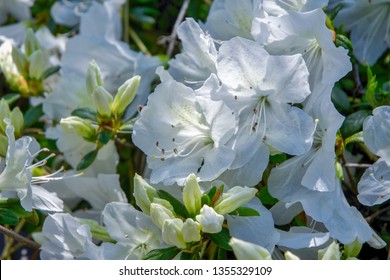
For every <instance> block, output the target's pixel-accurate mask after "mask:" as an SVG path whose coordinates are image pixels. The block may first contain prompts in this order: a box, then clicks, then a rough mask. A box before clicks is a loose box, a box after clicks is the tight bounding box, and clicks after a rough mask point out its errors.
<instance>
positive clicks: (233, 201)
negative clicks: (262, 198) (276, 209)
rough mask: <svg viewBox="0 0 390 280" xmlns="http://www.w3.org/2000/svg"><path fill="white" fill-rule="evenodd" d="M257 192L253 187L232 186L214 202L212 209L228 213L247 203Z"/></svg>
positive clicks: (220, 212) (222, 213)
mask: <svg viewBox="0 0 390 280" xmlns="http://www.w3.org/2000/svg"><path fill="white" fill-rule="evenodd" d="M256 193H257V190H256V189H255V188H248V187H234V188H231V189H230V190H228V191H227V192H226V193H223V194H222V196H221V197H220V198H219V199H218V200H217V202H216V203H215V204H214V210H215V211H216V212H217V213H219V214H221V215H224V214H228V213H230V212H232V211H234V210H236V209H237V208H238V207H240V206H242V205H244V204H246V203H248V202H249V201H250V200H251V199H252V198H253V197H254V196H255V195H256Z"/></svg>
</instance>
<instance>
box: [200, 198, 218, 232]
mask: <svg viewBox="0 0 390 280" xmlns="http://www.w3.org/2000/svg"><path fill="white" fill-rule="evenodd" d="M196 220H197V221H198V223H199V224H200V225H201V229H202V232H208V233H218V232H220V231H221V230H222V223H223V220H224V217H223V216H222V215H220V214H218V213H217V212H215V210H214V209H213V208H211V207H209V206H207V204H205V205H203V207H202V208H201V209H200V214H199V215H196Z"/></svg>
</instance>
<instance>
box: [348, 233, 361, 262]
mask: <svg viewBox="0 0 390 280" xmlns="http://www.w3.org/2000/svg"><path fill="white" fill-rule="evenodd" d="M362 247H363V244H361V243H360V242H359V240H358V239H357V238H356V239H355V241H354V242H352V243H350V244H346V245H344V251H345V254H346V255H347V257H348V258H353V257H357V255H359V253H360V250H361V249H362Z"/></svg>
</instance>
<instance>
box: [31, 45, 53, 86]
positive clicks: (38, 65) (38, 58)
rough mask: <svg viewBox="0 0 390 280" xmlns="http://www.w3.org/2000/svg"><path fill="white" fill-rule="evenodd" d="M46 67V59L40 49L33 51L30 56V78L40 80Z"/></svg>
mask: <svg viewBox="0 0 390 280" xmlns="http://www.w3.org/2000/svg"><path fill="white" fill-rule="evenodd" d="M46 68H48V61H47V59H46V57H45V56H44V55H43V53H42V51H41V50H38V51H36V52H34V53H33V54H32V55H31V57H30V68H29V75H30V78H32V79H35V80H40V79H41V78H42V74H43V72H45V70H46Z"/></svg>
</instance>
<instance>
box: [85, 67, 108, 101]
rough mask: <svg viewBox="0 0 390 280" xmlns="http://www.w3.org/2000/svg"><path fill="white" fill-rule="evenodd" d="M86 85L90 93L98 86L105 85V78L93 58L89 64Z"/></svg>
mask: <svg viewBox="0 0 390 280" xmlns="http://www.w3.org/2000/svg"><path fill="white" fill-rule="evenodd" d="M86 85H87V91H88V93H89V94H90V95H92V94H93V92H94V90H95V88H96V87H98V86H104V83H103V79H102V77H101V74H100V68H99V66H98V65H97V63H96V62H95V61H94V60H92V61H91V62H90V63H89V65H88V69H87V79H86Z"/></svg>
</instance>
